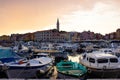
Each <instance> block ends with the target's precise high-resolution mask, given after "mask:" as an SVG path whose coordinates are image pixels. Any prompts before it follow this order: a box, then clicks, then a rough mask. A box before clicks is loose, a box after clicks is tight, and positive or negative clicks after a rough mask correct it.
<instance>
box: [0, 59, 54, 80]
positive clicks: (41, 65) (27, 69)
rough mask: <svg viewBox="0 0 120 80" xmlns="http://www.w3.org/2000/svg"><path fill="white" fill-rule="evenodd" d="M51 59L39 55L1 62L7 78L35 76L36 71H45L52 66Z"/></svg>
mask: <svg viewBox="0 0 120 80" xmlns="http://www.w3.org/2000/svg"><path fill="white" fill-rule="evenodd" d="M52 62H53V59H52V58H50V57H39V58H33V59H30V60H27V59H21V60H18V61H14V62H8V63H1V64H0V66H1V67H4V68H5V69H4V70H5V72H6V74H7V76H8V78H15V79H18V78H23V79H25V78H35V77H37V76H36V74H37V72H38V71H40V72H42V74H43V73H45V72H47V71H48V70H49V69H50V67H51V66H52Z"/></svg>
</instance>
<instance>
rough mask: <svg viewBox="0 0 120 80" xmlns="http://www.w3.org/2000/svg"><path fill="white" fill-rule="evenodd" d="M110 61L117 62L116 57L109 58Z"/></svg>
mask: <svg viewBox="0 0 120 80" xmlns="http://www.w3.org/2000/svg"><path fill="white" fill-rule="evenodd" d="M110 62H112V63H117V62H118V59H116V58H110Z"/></svg>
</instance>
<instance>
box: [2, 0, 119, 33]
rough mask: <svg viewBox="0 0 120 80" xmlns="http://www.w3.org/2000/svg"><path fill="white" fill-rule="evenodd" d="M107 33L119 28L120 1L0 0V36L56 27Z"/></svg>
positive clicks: (65, 29)
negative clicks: (58, 23) (58, 21)
mask: <svg viewBox="0 0 120 80" xmlns="http://www.w3.org/2000/svg"><path fill="white" fill-rule="evenodd" d="M57 18H59V20H60V30H64V31H78V32H82V31H88V30H90V31H93V32H95V33H101V34H106V33H110V32H115V31H116V29H118V28H120V0H0V35H10V34H12V33H27V32H35V31H41V30H46V29H53V28H56V21H57Z"/></svg>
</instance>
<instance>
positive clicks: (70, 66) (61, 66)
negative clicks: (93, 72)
mask: <svg viewBox="0 0 120 80" xmlns="http://www.w3.org/2000/svg"><path fill="white" fill-rule="evenodd" d="M56 67H57V71H58V72H59V74H58V76H59V77H60V78H64V79H70V78H71V79H75V78H78V79H79V78H80V79H84V78H85V74H86V73H87V69H86V68H85V67H84V66H82V65H81V64H79V63H76V62H72V61H61V62H59V63H57V65H56Z"/></svg>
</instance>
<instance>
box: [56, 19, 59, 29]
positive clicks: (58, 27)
mask: <svg viewBox="0 0 120 80" xmlns="http://www.w3.org/2000/svg"><path fill="white" fill-rule="evenodd" d="M56 26H57V30H58V31H59V27H60V24H59V18H57V24H56Z"/></svg>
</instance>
